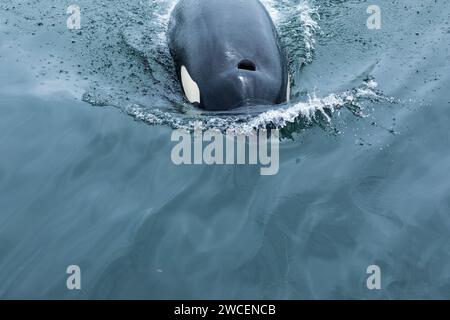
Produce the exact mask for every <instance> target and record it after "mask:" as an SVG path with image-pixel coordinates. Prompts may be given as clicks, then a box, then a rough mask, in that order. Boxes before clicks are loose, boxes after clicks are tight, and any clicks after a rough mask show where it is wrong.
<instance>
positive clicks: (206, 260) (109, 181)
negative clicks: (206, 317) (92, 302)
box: [0, 0, 450, 299]
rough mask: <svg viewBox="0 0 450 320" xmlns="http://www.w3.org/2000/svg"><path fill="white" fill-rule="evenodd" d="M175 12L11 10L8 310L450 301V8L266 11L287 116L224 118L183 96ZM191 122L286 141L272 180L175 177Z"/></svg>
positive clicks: (4, 248) (6, 102)
mask: <svg viewBox="0 0 450 320" xmlns="http://www.w3.org/2000/svg"><path fill="white" fill-rule="evenodd" d="M174 3H175V2H174V1H162V0H161V1H137V0H129V1H126V2H122V1H118V0H114V1H96V2H95V3H92V2H91V1H87V0H80V1H77V4H78V5H79V6H80V7H81V10H82V22H81V23H82V29H81V30H80V31H77V30H72V31H70V30H68V29H67V27H66V19H67V14H66V9H67V7H68V6H69V5H70V4H72V3H70V2H68V1H56V0H55V1H52V0H45V1H42V0H41V1H37V0H31V1H26V2H25V1H20V0H12V1H8V2H2V3H1V4H0V108H1V116H0V131H1V132H2V135H1V137H0V154H1V157H0V297H2V298H38V299H44V298H56V299H80V298H155V299H161V298H184V299H197V298H208V299H209V298H235V299H240V298H251V299H267V298H277V299H315V298H326V299H335V298H355V299H370V298H449V297H450V271H449V270H450V238H449V236H448V234H449V233H448V231H449V228H450V217H449V212H450V181H449V179H448V172H449V170H450V151H449V150H450V148H449V147H450V133H449V130H448V123H449V121H450V94H449V80H450V64H449V61H450V51H449V49H450V45H449V44H450V25H449V21H450V5H449V4H448V2H447V1H445V0H421V1H419V0H408V1H406V0H404V1H383V0H377V1H373V2H367V1H356V0H353V1H352V0H348V1H344V0H342V1H331V0H315V1H312V0H310V1H309V2H305V1H300V2H298V1H289V0H271V1H268V0H267V1H264V4H265V5H266V6H267V8H268V10H269V11H270V13H271V15H272V17H273V19H274V20H275V22H276V25H277V28H278V30H279V32H280V35H281V38H282V41H283V43H284V45H285V47H286V50H287V51H288V54H289V58H290V61H291V64H290V72H291V77H292V79H293V86H292V89H291V90H292V101H291V103H290V104H285V105H282V106H277V107H275V108H274V107H268V106H258V108H252V109H250V110H241V111H239V112H232V113H225V114H211V113H205V112H201V111H200V110H196V109H195V108H193V107H192V106H190V105H188V104H186V103H185V102H184V101H183V99H182V97H181V94H180V87H179V85H178V83H177V82H176V79H175V78H174V72H173V69H172V68H173V67H172V64H171V61H170V56H169V55H168V52H167V47H166V46H165V34H164V30H165V26H166V25H167V21H168V17H169V13H170V9H171V7H172V6H173V5H174ZM371 4H377V5H379V6H380V8H381V10H382V11H381V12H382V28H381V30H369V29H368V28H367V27H366V19H367V18H368V16H369V15H368V14H367V13H366V9H367V7H368V6H369V5H371ZM193 120H201V121H202V122H203V123H204V125H205V127H219V128H220V129H223V130H225V129H229V128H233V129H236V130H241V131H247V130H250V129H252V128H255V127H256V128H262V127H278V128H280V129H281V133H282V141H281V143H280V171H279V173H278V174H277V175H275V176H261V175H260V174H259V173H260V171H259V168H258V167H255V166H206V165H202V166H175V165H174V164H173V163H172V161H171V159H170V152H171V149H172V147H173V145H174V144H173V143H172V142H171V141H170V135H171V133H172V130H173V128H180V127H182V128H188V129H189V128H191V126H192V121H193ZM72 264H75V265H79V266H80V268H81V270H82V290H79V291H77V290H74V291H69V290H67V288H66V278H67V276H68V275H67V274H66V273H65V271H66V268H67V266H69V265H72ZM372 264H376V265H378V266H380V268H381V271H382V289H381V290H368V289H367V287H366V279H367V277H368V275H367V274H366V268H367V267H368V266H369V265H372Z"/></svg>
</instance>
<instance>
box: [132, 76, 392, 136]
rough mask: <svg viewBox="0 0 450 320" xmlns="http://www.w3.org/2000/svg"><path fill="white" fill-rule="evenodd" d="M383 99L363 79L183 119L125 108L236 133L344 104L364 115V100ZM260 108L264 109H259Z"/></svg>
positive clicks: (143, 117)
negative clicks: (331, 90) (332, 89)
mask: <svg viewBox="0 0 450 320" xmlns="http://www.w3.org/2000/svg"><path fill="white" fill-rule="evenodd" d="M384 99H387V98H386V97H385V96H384V95H383V94H382V93H381V92H380V91H379V90H377V83H376V82H375V81H374V80H373V79H367V80H366V81H364V83H363V85H361V86H360V87H358V88H355V89H351V90H348V91H344V92H342V93H339V94H330V95H328V96H325V97H322V98H320V97H317V96H316V95H315V94H314V95H312V96H309V98H308V100H306V101H297V102H294V103H290V104H285V105H282V106H277V108H274V107H273V106H254V107H252V108H250V109H246V110H245V112H244V111H242V113H241V114H240V113H239V111H240V110H237V111H233V112H235V113H236V114H231V113H230V114H227V113H221V114H220V115H215V114H212V115H208V114H204V113H199V114H196V115H192V116H189V115H186V116H185V117H183V119H180V117H179V116H176V115H173V114H169V113H167V112H163V111H161V110H157V109H156V110H149V109H148V108H145V107H143V106H140V105H138V104H130V105H128V106H127V107H126V109H125V111H126V113H127V114H128V115H130V116H132V117H133V118H135V119H136V120H139V121H143V122H145V123H147V124H152V125H167V126H170V127H172V128H174V129H185V130H190V131H193V130H194V126H195V124H196V123H197V122H201V123H202V129H204V130H206V129H211V128H215V129H218V130H221V131H223V132H225V131H231V132H234V133H236V134H247V133H249V132H251V131H252V130H255V129H266V128H278V129H282V128H283V127H285V126H286V125H288V124H293V123H298V121H304V122H306V123H311V122H314V121H316V120H317V119H318V117H322V118H324V119H325V120H326V121H327V122H331V117H330V114H332V113H334V112H335V111H337V110H340V109H342V108H346V109H347V110H350V111H351V112H353V113H354V114H356V115H357V116H360V117H364V116H365V115H364V113H363V111H364V103H365V102H376V101H381V100H384ZM261 109H263V110H265V111H263V112H261V111H260V110H261Z"/></svg>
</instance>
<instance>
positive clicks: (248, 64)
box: [238, 59, 256, 71]
mask: <svg viewBox="0 0 450 320" xmlns="http://www.w3.org/2000/svg"><path fill="white" fill-rule="evenodd" d="M238 69H241V70H248V71H256V65H255V63H254V62H253V61H251V60H248V59H244V60H241V61H240V62H239V64H238Z"/></svg>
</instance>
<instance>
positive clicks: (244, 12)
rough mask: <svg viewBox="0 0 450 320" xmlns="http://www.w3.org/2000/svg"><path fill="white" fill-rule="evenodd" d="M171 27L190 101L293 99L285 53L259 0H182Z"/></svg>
mask: <svg viewBox="0 0 450 320" xmlns="http://www.w3.org/2000/svg"><path fill="white" fill-rule="evenodd" d="M167 32H168V45H169V50H170V53H171V55H172V58H173V61H174V64H175V68H176V72H177V76H178V79H179V81H180V83H181V86H182V88H183V92H184V95H185V97H186V99H187V100H188V101H189V102H190V103H192V104H194V105H196V106H198V107H200V108H202V109H205V110H210V111H224V110H231V109H234V108H238V107H243V106H248V105H260V104H262V105H268V104H280V103H283V102H285V101H286V100H289V91H290V90H289V85H290V84H289V76H288V66H287V59H286V54H285V52H284V50H283V49H282V46H281V43H280V40H279V37H278V34H277V31H276V28H275V25H274V23H273V21H272V19H271V17H270V15H269V13H268V12H267V10H266V8H265V7H264V5H263V4H262V3H261V2H260V1H259V0H179V2H178V3H177V4H176V5H175V7H174V8H173V10H172V12H171V16H170V21H169V26H168V31H167Z"/></svg>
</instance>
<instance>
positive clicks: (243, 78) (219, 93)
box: [202, 59, 281, 110]
mask: <svg viewBox="0 0 450 320" xmlns="http://www.w3.org/2000/svg"><path fill="white" fill-rule="evenodd" d="M210 80H211V81H210V82H209V87H208V90H207V91H204V92H203V100H202V102H203V103H202V106H203V107H204V108H205V109H209V110H230V109H235V108H239V107H242V106H249V105H259V104H277V103H279V102H280V94H279V92H280V87H281V86H280V81H279V80H278V79H276V78H275V77H274V76H273V75H272V74H270V73H269V72H265V71H264V70H263V69H262V68H258V63H257V62H256V61H254V60H250V59H243V60H240V61H239V62H238V63H237V65H234V67H233V66H230V67H229V69H228V70H227V71H225V72H223V73H221V74H218V75H217V76H212V77H211V78H210Z"/></svg>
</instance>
